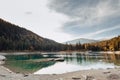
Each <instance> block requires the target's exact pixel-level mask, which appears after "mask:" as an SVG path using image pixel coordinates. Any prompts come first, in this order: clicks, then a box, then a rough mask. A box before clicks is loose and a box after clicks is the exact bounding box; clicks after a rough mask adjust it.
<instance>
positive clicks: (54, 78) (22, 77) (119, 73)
mask: <svg viewBox="0 0 120 80" xmlns="http://www.w3.org/2000/svg"><path fill="white" fill-rule="evenodd" d="M0 80H120V68H115V69H106V70H103V69H99V70H83V71H76V72H70V73H65V74H52V75H36V74H19V73H18V74H17V73H14V72H12V71H10V70H9V69H7V68H5V67H3V66H2V65H0Z"/></svg>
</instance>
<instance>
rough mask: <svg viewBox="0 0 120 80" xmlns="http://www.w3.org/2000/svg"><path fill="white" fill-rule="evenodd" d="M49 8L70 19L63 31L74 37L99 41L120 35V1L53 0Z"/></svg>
mask: <svg viewBox="0 0 120 80" xmlns="http://www.w3.org/2000/svg"><path fill="white" fill-rule="evenodd" d="M48 7H49V8H50V9H52V10H54V11H56V12H58V13H61V14H64V15H66V16H68V17H69V21H67V22H66V23H65V24H64V25H63V26H62V28H61V30H62V31H63V32H66V33H69V34H71V35H73V36H76V37H86V38H95V37H96V39H97V38H99V37H103V38H104V37H110V36H117V35H119V34H120V0H51V1H50V2H49V4H48ZM108 33H110V34H108Z"/></svg>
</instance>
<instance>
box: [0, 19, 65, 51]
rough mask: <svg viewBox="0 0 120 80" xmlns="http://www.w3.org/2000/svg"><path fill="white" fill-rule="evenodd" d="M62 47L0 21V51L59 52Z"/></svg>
mask: <svg viewBox="0 0 120 80" xmlns="http://www.w3.org/2000/svg"><path fill="white" fill-rule="evenodd" d="M63 46H64V45H62V44H60V43H57V42H55V41H53V40H49V39H46V38H43V37H41V36H38V35H37V34H35V33H33V32H31V31H29V30H26V29H25V28H21V27H19V26H17V25H14V24H11V23H9V22H6V21H4V20H2V19H0V51H6V50H11V51H23V50H24V51H25V50H31V51H34V50H38V51H60V50H62V47H63Z"/></svg>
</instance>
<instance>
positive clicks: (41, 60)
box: [4, 52, 120, 74]
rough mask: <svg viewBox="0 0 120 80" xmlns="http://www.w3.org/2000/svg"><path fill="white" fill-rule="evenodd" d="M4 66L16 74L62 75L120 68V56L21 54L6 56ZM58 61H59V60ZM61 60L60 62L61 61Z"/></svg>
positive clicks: (106, 54)
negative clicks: (80, 71)
mask: <svg viewBox="0 0 120 80" xmlns="http://www.w3.org/2000/svg"><path fill="white" fill-rule="evenodd" d="M5 57H6V58H7V59H6V61H5V64H4V66H5V67H7V68H8V69H10V70H12V71H13V72H16V73H24V74H29V73H32V74H62V73H67V72H73V71H79V70H89V69H107V68H115V67H116V66H120V54H114V53H112V54H111V53H110V54H109V53H97V52H46V53H41V52H31V53H29V52H27V53H25V52H23V53H22V52H21V53H13V54H9V55H8V54H7V55H5ZM57 59H58V60H57ZM59 59H60V60H59Z"/></svg>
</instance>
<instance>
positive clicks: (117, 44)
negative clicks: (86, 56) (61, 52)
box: [66, 36, 120, 51]
mask: <svg viewBox="0 0 120 80" xmlns="http://www.w3.org/2000/svg"><path fill="white" fill-rule="evenodd" d="M66 45H68V44H66ZM67 49H68V50H71V51H73V50H75V51H86V50H91V51H120V36H118V37H114V38H112V39H110V40H104V41H100V42H95V43H86V44H80V42H79V43H77V44H76V45H71V44H69V46H68V48H67Z"/></svg>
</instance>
